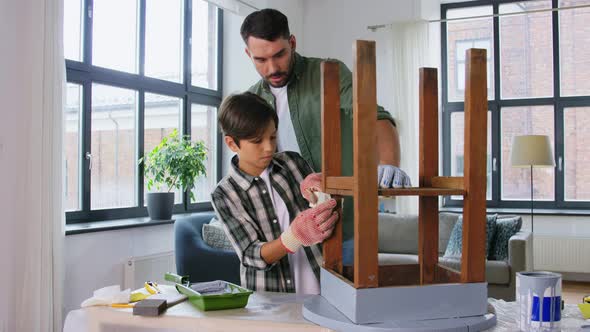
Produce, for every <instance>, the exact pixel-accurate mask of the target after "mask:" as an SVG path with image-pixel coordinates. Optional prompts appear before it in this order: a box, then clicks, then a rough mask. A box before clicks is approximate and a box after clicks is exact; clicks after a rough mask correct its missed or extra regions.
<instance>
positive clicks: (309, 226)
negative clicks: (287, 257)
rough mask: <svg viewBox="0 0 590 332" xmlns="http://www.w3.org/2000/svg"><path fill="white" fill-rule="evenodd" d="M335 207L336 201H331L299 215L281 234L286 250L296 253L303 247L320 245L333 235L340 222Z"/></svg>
mask: <svg viewBox="0 0 590 332" xmlns="http://www.w3.org/2000/svg"><path fill="white" fill-rule="evenodd" d="M335 207H336V201H335V200H333V199H331V200H329V201H327V202H324V203H322V204H318V206H316V207H314V208H311V209H308V210H305V211H303V212H301V213H300V214H299V215H297V217H296V218H295V219H294V220H293V222H291V225H289V228H287V230H285V231H284V232H283V234H281V237H280V239H281V243H282V244H283V246H284V247H285V249H287V251H288V252H290V253H294V252H296V251H297V250H298V249H299V248H300V247H301V246H310V245H312V244H316V243H320V242H322V241H324V240H325V239H327V238H328V237H329V236H330V235H332V231H333V230H334V226H335V225H336V221H338V212H336V211H334V208H335Z"/></svg>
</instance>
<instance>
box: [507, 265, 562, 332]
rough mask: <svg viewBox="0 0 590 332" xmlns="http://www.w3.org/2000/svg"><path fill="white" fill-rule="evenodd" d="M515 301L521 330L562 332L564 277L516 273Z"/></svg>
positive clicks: (538, 273)
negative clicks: (562, 285) (562, 289)
mask: <svg viewBox="0 0 590 332" xmlns="http://www.w3.org/2000/svg"><path fill="white" fill-rule="evenodd" d="M516 300H517V301H518V307H519V310H520V315H519V327H520V330H521V331H548V332H553V331H561V323H560V322H561V274H558V273H553V272H543V271H540V272H519V273H517V274H516Z"/></svg>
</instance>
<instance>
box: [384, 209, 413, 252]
mask: <svg viewBox="0 0 590 332" xmlns="http://www.w3.org/2000/svg"><path fill="white" fill-rule="evenodd" d="M378 230H379V245H378V246H379V252H384V253H395V254H417V253H418V217H417V216H398V215H395V214H390V213H379V228H378Z"/></svg>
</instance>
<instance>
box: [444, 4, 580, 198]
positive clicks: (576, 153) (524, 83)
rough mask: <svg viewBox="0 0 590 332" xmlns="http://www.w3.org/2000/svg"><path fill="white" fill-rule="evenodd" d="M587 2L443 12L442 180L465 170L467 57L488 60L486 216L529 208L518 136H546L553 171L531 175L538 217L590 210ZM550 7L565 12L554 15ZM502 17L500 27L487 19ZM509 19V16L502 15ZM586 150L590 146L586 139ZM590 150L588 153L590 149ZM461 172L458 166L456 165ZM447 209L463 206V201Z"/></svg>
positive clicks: (527, 171) (475, 6)
mask: <svg viewBox="0 0 590 332" xmlns="http://www.w3.org/2000/svg"><path fill="white" fill-rule="evenodd" d="M588 4H590V0H559V1H552V0H531V1H510V0H482V1H475V2H461V3H449V4H443V5H441V16H442V17H443V18H448V19H453V20H450V21H447V22H446V23H442V25H441V31H442V43H441V45H442V50H443V51H442V64H443V68H442V78H443V84H442V88H443V91H442V96H443V107H442V109H443V115H442V117H443V128H442V130H443V153H444V155H443V172H444V174H445V175H451V176H455V175H461V174H462V170H463V165H462V163H463V137H462V135H463V110H464V104H463V101H464V87H465V84H464V80H465V78H464V75H465V71H464V66H465V56H464V52H465V50H466V49H468V48H470V47H475V48H484V49H486V50H487V58H488V67H487V69H488V110H489V111H488V169H487V175H488V176H487V179H488V181H487V206H488V207H498V208H530V197H531V192H530V190H531V188H530V176H531V174H530V169H527V168H513V167H512V166H511V165H510V152H511V144H512V139H513V138H514V136H516V135H527V134H537V135H548V136H549V138H550V140H551V141H552V143H553V144H552V145H553V150H554V155H555V161H556V167H555V168H535V169H534V171H533V172H534V173H533V175H534V192H533V194H534V200H535V206H536V207H537V208H547V209H588V208H590V189H586V188H590V166H587V165H586V164H587V163H586V162H585V160H588V159H590V135H589V134H587V131H588V130H587V128H588V125H589V124H590V83H589V82H590V80H588V79H587V77H590V62H588V60H587V59H589V58H590V34H588V33H585V28H586V26H587V22H588V21H589V20H590V9H589V8H563V7H572V6H580V5H588ZM553 6H557V7H562V8H563V9H562V10H560V11H550V10H551V9H552V8H553ZM492 14H500V15H499V16H495V17H491V16H490V17H482V16H485V15H492ZM503 14H510V15H504V16H502V15H503ZM587 138H588V139H589V140H586V139H587ZM586 147H589V148H586ZM460 164H461V165H460ZM443 204H444V205H445V206H461V205H462V201H461V197H459V196H449V197H445V199H444V203H443Z"/></svg>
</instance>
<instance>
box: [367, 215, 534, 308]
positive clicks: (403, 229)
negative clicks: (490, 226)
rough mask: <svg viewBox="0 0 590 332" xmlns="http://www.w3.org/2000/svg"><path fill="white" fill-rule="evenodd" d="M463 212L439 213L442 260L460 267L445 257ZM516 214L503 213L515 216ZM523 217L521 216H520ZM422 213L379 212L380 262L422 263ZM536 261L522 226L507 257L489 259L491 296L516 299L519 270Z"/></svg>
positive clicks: (459, 265) (515, 235)
mask: <svg viewBox="0 0 590 332" xmlns="http://www.w3.org/2000/svg"><path fill="white" fill-rule="evenodd" d="M459 216H460V214H457V213H447V212H441V213H440V214H439V240H438V242H439V244H438V248H439V250H438V253H439V263H440V264H442V265H445V266H448V267H450V268H453V269H455V270H460V268H461V261H460V260H459V259H456V258H447V257H444V254H445V250H446V248H447V244H448V242H449V238H450V236H451V232H452V231H453V228H454V226H455V223H456V222H457V220H458V218H459ZM514 217H516V216H501V215H499V216H498V217H497V219H498V220H501V219H502V218H514ZM518 218H520V217H518ZM417 253H418V217H417V216H398V215H395V214H389V213H380V214H379V264H380V265H399V264H417V263H418V255H417ZM531 263H532V240H531V232H529V231H524V230H520V231H519V232H518V233H516V234H514V235H513V236H512V237H510V239H509V241H508V259H507V260H487V259H486V269H485V270H486V281H487V282H488V297H492V298H496V299H503V300H505V301H514V298H515V290H516V272H520V271H526V270H529V269H530V267H531Z"/></svg>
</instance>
